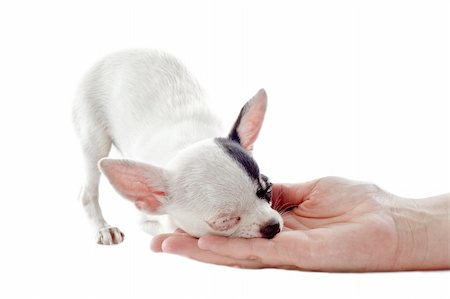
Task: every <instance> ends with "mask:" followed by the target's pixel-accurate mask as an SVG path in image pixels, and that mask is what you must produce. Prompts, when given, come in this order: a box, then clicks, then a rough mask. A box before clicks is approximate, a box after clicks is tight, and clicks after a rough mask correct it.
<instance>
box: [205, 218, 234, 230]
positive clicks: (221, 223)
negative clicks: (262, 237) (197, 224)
mask: <svg viewBox="0 0 450 299" xmlns="http://www.w3.org/2000/svg"><path fill="white" fill-rule="evenodd" d="M240 220H241V217H240V216H231V215H224V216H220V217H219V218H217V219H215V220H213V221H207V223H208V225H209V226H210V227H211V228H212V229H214V230H216V231H226V230H229V229H231V228H233V227H234V226H236V225H237V224H238V223H239V221H240Z"/></svg>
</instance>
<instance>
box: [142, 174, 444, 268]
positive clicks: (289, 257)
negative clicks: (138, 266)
mask: <svg viewBox="0 0 450 299" xmlns="http://www.w3.org/2000/svg"><path fill="white" fill-rule="evenodd" d="M273 199H274V200H273V207H274V208H275V209H277V210H279V211H280V212H282V216H283V219H284V223H285V226H284V228H283V231H282V232H280V233H279V234H277V235H276V236H275V237H274V238H273V239H270V240H267V239H261V238H254V239H243V238H227V237H222V236H214V235H207V236H204V237H201V238H200V239H196V238H193V237H191V236H189V235H187V234H186V233H183V232H175V233H172V234H161V235H158V236H155V237H154V238H153V241H152V245H151V248H152V250H153V251H155V252H167V253H173V254H178V255H182V256H186V257H189V258H192V259H195V260H199V261H203V262H207V263H214V264H220V265H228V266H237V267H244V268H267V267H272V268H287V269H301V270H312V271H330V272H373V271H403V270H434V269H449V268H450V257H449V256H450V253H449V248H450V245H449V243H450V220H449V215H450V194H444V195H440V196H435V197H431V198H425V199H406V198H401V197H399V196H396V195H393V194H390V193H388V192H386V191H384V190H382V189H380V188H379V187H378V186H376V185H374V184H368V183H363V182H357V181H351V180H347V179H343V178H338V177H326V178H322V179H318V180H314V181H311V182H307V183H301V184H275V185H274V186H273ZM286 210H287V211H286Z"/></svg>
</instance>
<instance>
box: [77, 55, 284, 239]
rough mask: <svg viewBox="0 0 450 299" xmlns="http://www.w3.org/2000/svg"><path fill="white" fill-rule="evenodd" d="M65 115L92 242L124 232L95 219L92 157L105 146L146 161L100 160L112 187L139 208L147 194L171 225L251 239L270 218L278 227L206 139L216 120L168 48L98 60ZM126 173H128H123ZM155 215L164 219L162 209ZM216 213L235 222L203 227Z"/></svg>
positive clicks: (151, 226) (236, 169) (251, 187)
mask: <svg viewBox="0 0 450 299" xmlns="http://www.w3.org/2000/svg"><path fill="white" fill-rule="evenodd" d="M264 107H265V106H264ZM264 111H265V110H264ZM262 114H263V112H262ZM255 115H256V114H255ZM262 117H263V116H262ZM74 123H75V127H76V130H77V133H78V136H79V139H80V142H81V146H82V150H83V154H84V161H85V168H86V179H85V182H84V184H83V188H82V192H81V195H80V197H81V201H82V203H83V205H84V207H85V210H86V212H87V215H88V217H89V219H90V221H91V223H92V224H93V226H94V229H95V231H96V232H97V241H98V243H100V244H117V243H120V242H122V240H123V234H122V233H121V232H120V230H119V229H117V228H114V227H111V226H110V225H109V224H108V223H107V222H106V221H105V220H104V218H103V215H102V212H101V209H100V206H99V204H98V183H99V177H100V172H99V170H98V168H97V163H98V161H99V160H100V159H102V158H104V157H106V156H108V153H109V151H110V148H111V145H112V144H114V145H115V146H116V147H117V148H118V149H119V150H120V151H121V153H122V154H123V156H124V157H126V158H127V159H132V160H135V161H140V162H145V164H135V163H132V162H130V163H129V162H126V163H125V164H123V163H122V164H120V163H121V162H120V161H113V160H111V159H108V160H104V161H103V160H102V161H103V162H101V163H100V168H101V169H102V172H104V173H105V175H107V176H108V178H109V179H110V181H111V183H112V184H113V186H114V187H115V188H116V189H117V190H118V192H119V193H121V194H122V195H124V197H127V198H129V199H131V200H133V201H135V203H136V205H137V206H138V207H139V208H141V209H142V210H145V208H142V203H143V202H145V201H146V200H147V198H149V197H151V198H152V199H151V203H155V202H156V203H157V204H158V210H157V211H156V210H155V211H153V210H152V213H153V212H154V214H158V213H159V214H161V213H166V214H168V215H170V219H172V220H173V222H174V224H175V225H176V226H178V227H180V228H182V229H184V230H185V231H187V232H189V233H190V234H192V235H194V236H201V235H204V234H206V233H218V234H223V235H232V236H242V237H259V236H261V233H260V232H259V231H260V228H261V227H262V226H263V225H265V223H267V222H268V221H270V220H271V219H276V220H277V221H279V222H280V224H281V225H282V220H281V217H280V216H279V214H278V213H276V212H275V211H273V210H272V209H271V208H270V206H269V204H267V203H266V202H264V201H263V200H260V199H258V198H256V195H255V191H256V188H257V186H256V185H255V183H254V182H252V180H251V179H250V178H249V177H248V175H247V174H246V172H245V171H244V170H243V169H242V167H240V166H239V165H238V164H237V163H236V162H235V161H233V159H232V158H231V157H229V156H228V155H227V154H225V152H224V151H223V149H222V148H220V147H219V146H218V145H217V144H216V142H214V139H213V138H215V137H221V136H223V137H224V134H223V131H222V126H221V124H220V122H219V121H218V118H217V117H216V116H215V115H214V114H213V113H212V112H211V111H210V109H209V108H208V104H207V101H206V100H205V98H204V95H203V92H202V90H201V88H200V87H199V84H198V83H197V82H196V80H195V79H193V78H192V77H191V76H190V74H189V73H188V71H187V70H186V68H185V67H184V66H183V65H182V64H181V63H179V62H178V61H177V60H176V59H175V58H174V57H172V56H170V55H168V54H165V53H162V52H157V51H149V50H131V51H123V52H119V53H115V54H112V55H110V56H108V57H106V58H105V59H103V60H102V61H100V62H99V63H97V64H96V65H95V66H94V67H93V68H92V69H91V70H90V71H89V72H88V74H87V75H86V76H85V78H84V80H83V81H82V83H81V85H80V88H79V89H78V93H77V96H76V100H75V104H74ZM260 123H262V119H261V121H260ZM259 128H260V126H259V127H258V128H257V130H256V133H254V134H253V135H254V136H256V135H257V133H258V132H259ZM254 131H255V130H254ZM255 134H256V135H255ZM255 138H256V137H255ZM255 138H253V139H255ZM251 143H253V141H251ZM251 147H252V144H251V145H250V148H251ZM122 170H123V173H121V171H122ZM117 171H118V172H117ZM130 171H131V172H133V175H135V174H136V176H137V178H135V177H134V176H132V177H129V176H128V172H130ZM118 173H119V174H118ZM142 174H144V175H142ZM126 180H128V181H126ZM125 181H126V182H128V183H130V182H131V183H136V184H137V185H136V186H138V187H139V186H141V187H143V188H142V189H139V188H137V189H136V190H143V191H142V192H144V191H145V190H147V189H148V188H150V189H152V190H153V191H155V190H156V189H158V190H157V191H164V195H154V194H153V193H149V194H147V195H145V196H142V194H137V195H136V194H134V193H133V192H134V189H133V190H131V189H130V190H128V191H126V190H125V191H124V190H123V188H122V187H123V186H125V187H126V186H127V185H126V184H125V183H124V182H125ZM155 188H156V189H155ZM153 191H152V192H153ZM126 192H132V193H133V194H132V195H130V194H129V193H126ZM139 192H141V191H139ZM158 194H159V193H158ZM154 199H156V201H154ZM159 204H161V207H159ZM146 211H147V212H148V211H149V210H148V209H147V210H146ZM233 216H236V217H235V218H233ZM221 217H222V218H221ZM230 217H231V218H230ZM230 219H231V220H230ZM164 221H166V222H168V223H169V222H170V220H169V218H167V217H166V219H165V220H164ZM217 221H219V222H220V223H222V224H223V223H225V224H226V223H229V224H230V225H232V224H233V223H234V222H238V223H237V224H236V225H232V227H231V228H230V229H227V230H223V231H217V230H214V229H212V227H211V223H214V224H216V223H217ZM225 224H223V225H225ZM213 226H214V225H213ZM142 227H143V229H144V230H145V231H147V232H150V233H155V230H156V231H159V230H161V226H160V225H159V224H158V222H155V219H154V217H148V216H143V218H142ZM214 227H215V226H214Z"/></svg>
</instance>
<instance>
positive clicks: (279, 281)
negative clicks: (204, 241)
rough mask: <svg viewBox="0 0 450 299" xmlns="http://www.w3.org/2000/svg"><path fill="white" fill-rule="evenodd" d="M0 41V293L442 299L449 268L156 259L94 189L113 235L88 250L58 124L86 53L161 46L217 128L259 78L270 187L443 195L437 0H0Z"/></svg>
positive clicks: (447, 170) (443, 24) (119, 206)
mask: <svg viewBox="0 0 450 299" xmlns="http://www.w3.org/2000/svg"><path fill="white" fill-rule="evenodd" d="M0 42H1V46H0V53H1V55H0V133H1V135H0V137H1V139H0V140H1V143H0V154H1V156H0V157H1V158H0V159H1V163H0V169H1V172H0V174H1V185H0V186H1V190H2V193H1V198H0V224H1V225H0V228H1V234H0V236H1V238H0V275H1V278H0V298H177V297H182V298H253V297H255V298H275V297H276V298H283V297H287V298H289V297H292V298H322V297H323V298H330V297H333V298H340V297H342V298H344V297H345V298H394V296H395V297H398V298H425V297H426V298H449V297H450V289H449V288H450V274H449V272H448V271H443V272H409V273H376V274H328V273H311V272H300V271H286V270H273V269H266V270H256V271H255V270H240V269H233V268H225V267H219V266H213V265H207V264H202V263H198V262H194V261H191V260H188V259H184V258H181V257H177V256H171V255H166V254H155V253H152V252H151V251H150V250H149V243H150V238H149V237H148V236H146V235H144V234H143V233H141V232H140V231H139V229H138V227H137V226H136V225H135V219H134V208H133V206H132V205H130V204H129V203H127V202H125V201H124V200H122V199H120V198H119V197H118V196H117V195H116V194H115V193H114V192H113V191H112V190H111V188H110V187H109V185H107V184H102V186H101V188H102V191H101V192H102V195H103V197H102V200H101V202H102V205H103V206H104V214H105V217H106V218H107V219H108V220H109V222H110V223H111V224H113V225H117V226H118V227H120V228H121V229H122V230H123V231H124V232H125V234H126V239H125V242H124V243H123V244H121V245H119V246H114V247H107V246H99V245H96V244H95V243H94V239H93V237H92V235H91V234H90V231H89V229H88V226H87V224H86V221H85V218H84V215H83V213H82V211H81V207H80V204H79V203H78V202H77V200H76V198H77V194H78V190H79V186H80V181H81V178H82V168H81V165H80V164H81V159H80V154H79V151H78V144H77V141H76V139H75V137H74V134H73V131H72V127H71V122H70V107H71V102H72V98H73V94H74V90H75V88H76V85H77V83H78V81H79V79H80V77H81V76H82V74H83V72H84V71H85V70H86V69H87V68H88V67H89V66H90V65H91V64H92V63H93V62H95V61H96V60H98V59H99V58H101V57H102V56H104V55H106V54H108V53H110V52H112V51H116V50H119V49H123V48H133V47H141V48H142V47H145V48H159V49H163V50H166V51H169V52H171V53H173V54H175V55H176V56H178V57H179V58H180V59H181V60H182V61H184V63H185V64H186V65H187V66H188V67H189V69H190V70H191V72H192V73H193V74H194V75H195V76H196V77H197V78H198V80H199V81H200V82H201V83H202V85H203V87H204V88H205V90H206V91H207V93H208V94H209V96H210V98H211V100H212V105H213V106H214V107H215V108H216V110H217V111H219V112H220V115H221V116H222V118H223V121H224V124H226V125H227V126H231V124H232V121H233V120H234V118H235V117H236V116H237V113H238V112H239V110H240V108H241V106H242V105H243V104H244V102H245V101H246V100H247V99H249V98H250V97H251V96H252V95H253V94H254V93H255V92H256V91H257V90H258V89H259V88H261V87H264V88H265V89H266V90H267V93H268V95H269V109H268V115H267V118H266V121H265V124H264V128H263V130H262V132H261V135H260V139H259V140H258V142H257V144H256V146H255V156H256V159H257V161H258V162H259V164H260V168H261V169H262V170H263V171H264V172H265V173H267V174H269V175H270V177H271V179H272V180H273V181H276V182H281V181H284V182H297V181H304V180H310V179H313V178H317V177H321V176H326V175H339V176H344V177H349V178H353V179H358V180H368V181H373V182H376V183H377V184H378V185H380V186H381V187H382V188H385V189H387V190H389V191H391V192H393V193H395V194H398V195H402V196H407V197H426V196H431V195H436V194H439V193H444V192H449V190H450V184H449V182H450V157H449V156H450V141H449V140H450V123H449V119H450V107H449V105H450V104H449V53H450V52H449V50H450V49H449V4H448V2H447V1H370V2H363V1H220V3H219V1H215V2H213V1H86V2H82V1H72V2H68V1H67V2H65V1H1V2H0ZM174 296H175V297H174Z"/></svg>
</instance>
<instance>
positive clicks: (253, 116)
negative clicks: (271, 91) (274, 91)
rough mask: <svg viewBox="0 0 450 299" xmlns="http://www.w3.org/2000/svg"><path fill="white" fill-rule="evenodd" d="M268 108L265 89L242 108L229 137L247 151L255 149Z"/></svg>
mask: <svg viewBox="0 0 450 299" xmlns="http://www.w3.org/2000/svg"><path fill="white" fill-rule="evenodd" d="M266 108H267V94H266V91H265V90H264V89H261V90H259V91H258V93H257V94H256V95H255V96H254V97H253V98H251V99H250V100H249V101H248V102H247V103H246V104H245V105H244V107H242V109H241V113H239V116H238V118H237V120H236V122H235V123H234V126H233V128H232V129H231V132H230V134H229V135H228V138H230V139H231V140H233V141H235V142H237V143H239V144H240V145H241V146H242V147H243V148H244V149H245V150H246V151H247V152H249V153H251V152H252V150H253V143H254V142H255V140H256V138H257V137H258V134H259V131H260V130H261V126H262V124H263V121H264V115H265V113H266Z"/></svg>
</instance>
